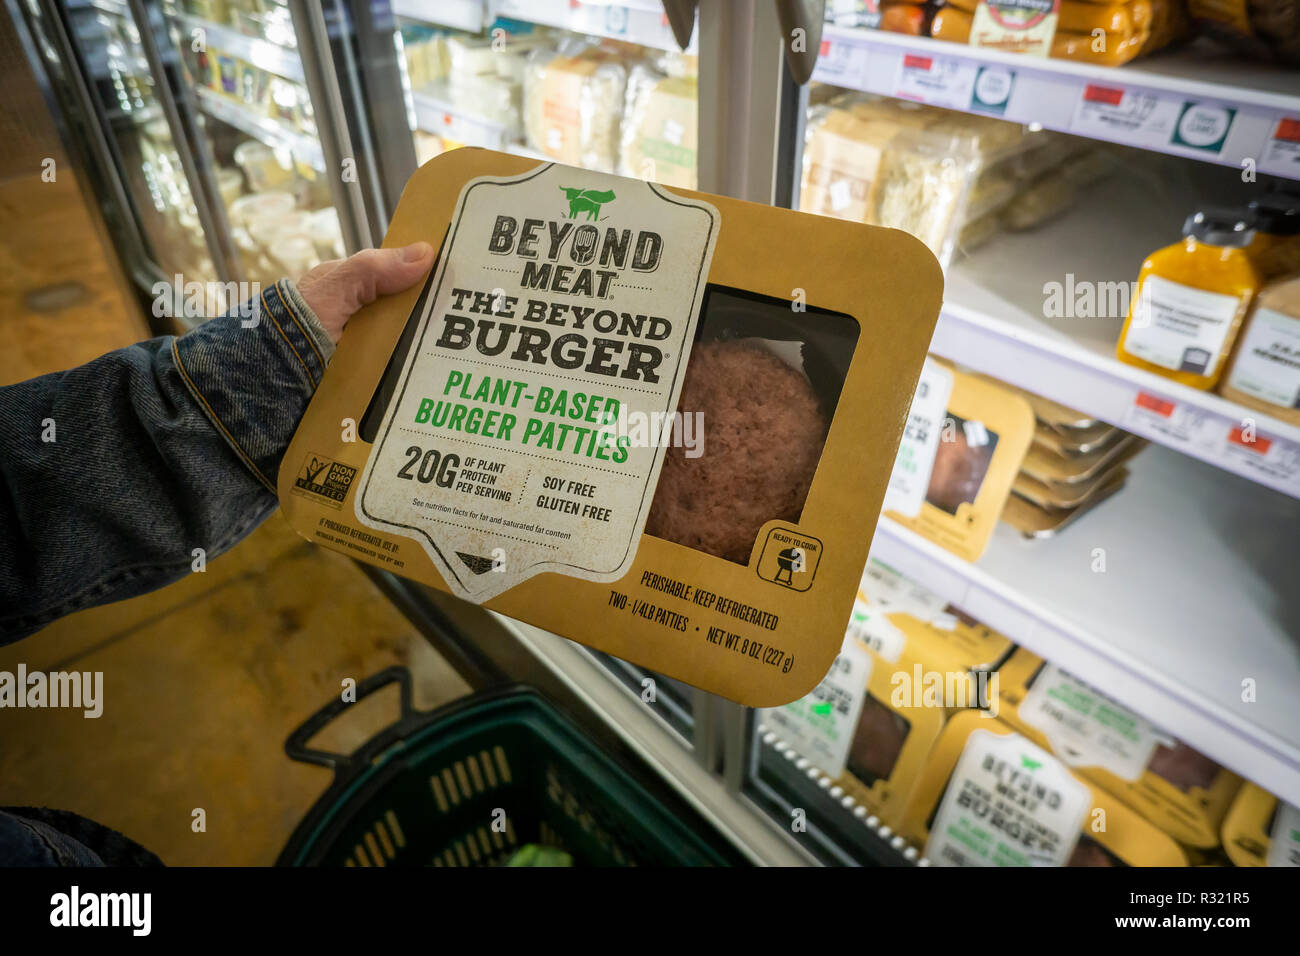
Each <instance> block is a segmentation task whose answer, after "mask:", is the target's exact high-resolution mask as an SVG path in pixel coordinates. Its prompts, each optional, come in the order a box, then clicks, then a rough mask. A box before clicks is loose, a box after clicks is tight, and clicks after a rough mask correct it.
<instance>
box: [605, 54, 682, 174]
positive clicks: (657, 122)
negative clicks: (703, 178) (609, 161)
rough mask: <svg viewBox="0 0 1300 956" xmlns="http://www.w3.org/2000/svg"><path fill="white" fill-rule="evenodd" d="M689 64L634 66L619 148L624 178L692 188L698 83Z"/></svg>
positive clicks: (677, 60) (671, 62)
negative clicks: (635, 178)
mask: <svg viewBox="0 0 1300 956" xmlns="http://www.w3.org/2000/svg"><path fill="white" fill-rule="evenodd" d="M693 60H694V58H693V57H691V58H686V57H670V58H661V62H660V63H657V64H650V63H636V64H633V66H632V69H631V71H630V74H629V79H628V86H627V103H626V110H625V114H624V117H623V125H622V134H621V144H620V148H619V172H620V173H621V174H622V175H624V176H635V177H637V178H638V179H650V180H653V181H655V182H657V183H664V184H665V185H668V186H681V187H683V188H685V189H694V188H695V183H696V165H697V160H696V155H697V140H698V128H697V127H698V125H699V124H698V120H697V118H696V115H697V104H698V101H699V84H698V79H697V77H696V74H695V71H694V63H693Z"/></svg>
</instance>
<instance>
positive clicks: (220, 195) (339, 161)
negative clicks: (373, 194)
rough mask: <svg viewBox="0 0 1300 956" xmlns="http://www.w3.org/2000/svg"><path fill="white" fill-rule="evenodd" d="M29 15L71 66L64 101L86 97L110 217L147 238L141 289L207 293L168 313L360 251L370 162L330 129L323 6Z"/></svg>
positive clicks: (331, 99)
mask: <svg viewBox="0 0 1300 956" xmlns="http://www.w3.org/2000/svg"><path fill="white" fill-rule="evenodd" d="M24 15H25V17H26V20H27V24H28V27H29V29H30V30H31V32H32V34H33V35H35V36H38V37H40V38H41V42H42V43H43V44H44V45H46V46H48V47H50V48H51V49H55V50H62V53H61V54H60V58H61V59H62V60H63V61H64V63H65V65H69V66H70V67H71V69H70V70H69V71H68V72H67V74H66V75H65V76H64V77H63V83H64V85H65V87H69V88H70V89H68V90H67V91H66V94H65V95H66V96H67V97H68V100H69V102H74V103H75V102H77V100H78V98H79V94H80V98H82V99H84V100H86V101H87V102H86V104H85V108H86V109H87V110H88V111H89V113H90V115H89V117H86V118H85V119H86V122H87V123H88V124H89V125H90V127H91V128H90V129H89V130H88V134H87V135H88V138H90V139H94V138H96V137H102V138H103V139H104V140H106V142H107V149H106V150H103V151H102V152H106V153H107V154H108V155H109V156H111V158H112V168H111V170H109V171H103V172H105V173H108V174H111V175H112V176H114V177H115V179H116V180H117V181H118V182H119V183H120V184H121V191H122V192H123V193H124V194H125V197H126V203H125V204H126V205H127V207H128V208H127V209H126V210H125V211H124V214H117V213H115V215H120V218H124V219H126V220H127V221H128V222H129V223H130V224H131V226H132V227H133V228H134V229H135V230H137V231H138V232H139V233H140V234H141V235H142V236H143V245H144V247H145V251H144V258H145V260H146V261H145V262H144V263H143V264H142V265H141V266H140V267H138V268H136V269H134V270H132V271H133V273H134V274H135V276H136V279H137V284H139V285H140V286H141V288H142V290H150V289H152V288H153V286H154V284H155V283H156V282H158V281H163V282H167V283H173V284H178V285H179V284H182V283H184V284H189V283H196V284H197V286H198V287H200V288H202V289H203V290H205V295H204V299H203V303H202V306H201V308H199V309H198V310H197V312H196V314H194V315H181V316H175V318H177V319H180V320H182V322H190V323H192V321H194V320H198V319H202V318H203V317H205V316H211V315H216V314H220V312H222V311H224V310H225V309H226V308H228V307H230V306H233V305H235V304H236V302H235V301H233V296H234V295H243V294H246V293H247V292H248V290H249V288H250V287H249V286H248V285H243V286H238V285H236V286H230V285H228V284H229V283H257V284H259V285H263V286H264V285H268V284H270V283H271V282H274V281H275V280H276V279H277V278H278V277H280V276H281V275H285V274H291V275H300V274H301V273H303V272H305V271H306V270H307V269H310V268H311V267H312V266H314V265H316V264H317V263H319V262H321V261H323V260H324V259H329V258H339V257H341V256H343V255H346V254H347V252H348V251H350V250H351V251H355V250H356V249H359V248H362V247H364V246H366V245H369V244H370V228H369V227H370V223H369V220H368V219H367V211H366V208H365V205H364V199H363V197H362V196H361V195H360V187H359V185H358V181H359V178H360V177H362V176H365V175H367V169H368V167H366V166H365V165H364V164H365V163H366V162H367V160H368V157H367V156H365V155H360V156H359V155H358V152H359V151H358V150H356V149H354V148H353V146H352V144H351V142H350V141H348V140H347V129H346V123H344V122H342V121H341V120H340V117H341V116H342V114H343V110H342V106H341V96H340V94H339V92H338V89H339V84H338V81H337V78H336V77H335V74H334V72H333V71H334V62H333V51H332V48H331V47H330V44H329V42H328V40H327V39H326V37H327V34H326V30H325V28H324V27H323V26H322V21H323V12H322V7H321V5H319V4H305V3H295V4H287V3H263V2H261V0H238V2H230V3H226V2H221V3H202V2H167V3H162V4H155V3H144V2H141V0H93V2H91V0H67V2H62V0H33V2H31V3H29V4H28V5H27V6H26V7H25V8H24ZM300 33H302V34H310V35H311V41H310V42H309V43H307V44H306V45H305V46H304V47H303V48H300V46H299V39H298V38H299V34H300ZM338 42H339V43H342V42H343V41H342V40H339V41H338ZM79 86H80V87H82V88H81V89H78V87H79ZM92 145H93V144H92ZM97 158H98V157H97ZM358 164H361V168H360V169H359V170H358ZM335 169H337V170H339V172H338V174H337V175H335V174H333V173H332V172H331V171H332V170H335ZM178 276H179V277H181V278H180V279H179V280H177V279H176V278H175V277H178ZM186 288H193V286H188V285H187V286H186ZM235 290H239V291H238V292H236V291H235ZM168 298H169V299H171V298H173V297H168ZM174 298H175V299H178V300H182V301H184V300H185V296H184V295H181V296H176V297H174ZM187 308H192V307H190V306H187Z"/></svg>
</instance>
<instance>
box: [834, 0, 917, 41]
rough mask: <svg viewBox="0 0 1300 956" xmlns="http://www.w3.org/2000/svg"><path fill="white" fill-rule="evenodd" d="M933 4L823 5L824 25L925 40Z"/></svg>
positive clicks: (843, 1) (858, 1)
mask: <svg viewBox="0 0 1300 956" xmlns="http://www.w3.org/2000/svg"><path fill="white" fill-rule="evenodd" d="M939 6H940V4H939V3H937V2H929V3H924V2H919V0H918V2H914V0H832V2H831V3H829V4H827V5H826V13H825V16H826V22H828V23H833V24H835V25H836V26H840V27H858V28H862V29H869V30H885V31H888V32H890V33H908V34H911V35H912V36H926V35H927V34H928V33H929V27H930V18H931V17H933V16H934V12H935V10H937V9H938V8H939Z"/></svg>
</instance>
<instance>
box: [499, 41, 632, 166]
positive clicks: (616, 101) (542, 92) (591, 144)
mask: <svg viewBox="0 0 1300 956" xmlns="http://www.w3.org/2000/svg"><path fill="white" fill-rule="evenodd" d="M628 59H629V55H628V53H627V52H625V50H623V49H621V48H619V47H618V46H616V45H614V44H594V43H592V42H590V41H587V40H573V41H566V42H564V43H563V44H561V46H560V47H558V48H551V47H541V48H539V49H538V50H536V51H534V52H533V53H532V54H531V55H530V56H529V59H528V66H527V68H526V69H525V73H524V132H525V135H526V137H527V142H528V145H529V146H530V147H531V148H533V149H535V150H537V151H538V152H540V153H543V154H545V155H546V156H548V157H550V158H552V159H555V160H558V161H559V162H562V163H568V164H570V165H573V166H583V167H586V168H588V169H596V170H600V171H602V172H612V171H613V170H614V168H615V167H616V166H617V164H618V145H619V126H620V120H621V118H622V115H623V101H624V92H625V90H626V87H627V73H628V70H627V60H628Z"/></svg>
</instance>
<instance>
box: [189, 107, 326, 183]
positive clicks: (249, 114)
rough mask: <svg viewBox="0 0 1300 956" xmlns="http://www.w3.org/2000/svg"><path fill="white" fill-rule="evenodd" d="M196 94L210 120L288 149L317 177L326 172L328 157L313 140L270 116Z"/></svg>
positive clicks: (279, 147) (266, 142)
mask: <svg viewBox="0 0 1300 956" xmlns="http://www.w3.org/2000/svg"><path fill="white" fill-rule="evenodd" d="M194 92H195V93H196V94H197V96H198V98H199V106H200V107H202V109H203V112H205V113H207V114H208V115H209V116H211V117H213V118H214V119H219V120H221V121H222V122H223V123H228V124H230V125H231V126H233V127H235V128H236V129H239V130H242V131H243V132H245V133H247V134H248V135H249V136H251V137H253V138H254V139H258V140H261V141H262V142H263V143H265V144H266V145H268V146H270V147H272V148H274V149H287V150H288V151H289V152H290V153H291V154H292V155H293V158H294V159H296V160H300V161H301V162H304V163H306V164H307V165H308V166H310V167H311V168H312V169H314V170H316V171H317V172H318V173H323V172H324V171H325V155H324V153H323V152H322V151H321V145H320V143H319V142H318V141H317V140H316V139H315V138H314V137H311V136H306V135H303V134H302V133H295V132H293V131H292V130H290V129H288V128H286V127H285V126H283V125H282V124H280V123H277V122H276V121H275V120H273V119H271V118H270V117H269V116H259V115H258V114H257V113H254V112H253V111H252V110H250V109H248V108H247V107H245V106H243V105H242V104H240V103H237V102H235V101H234V100H228V99H226V98H225V97H224V96H221V95H220V94H218V93H214V92H212V91H211V90H209V89H205V88H204V87H198V88H196V89H195V91H194Z"/></svg>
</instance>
